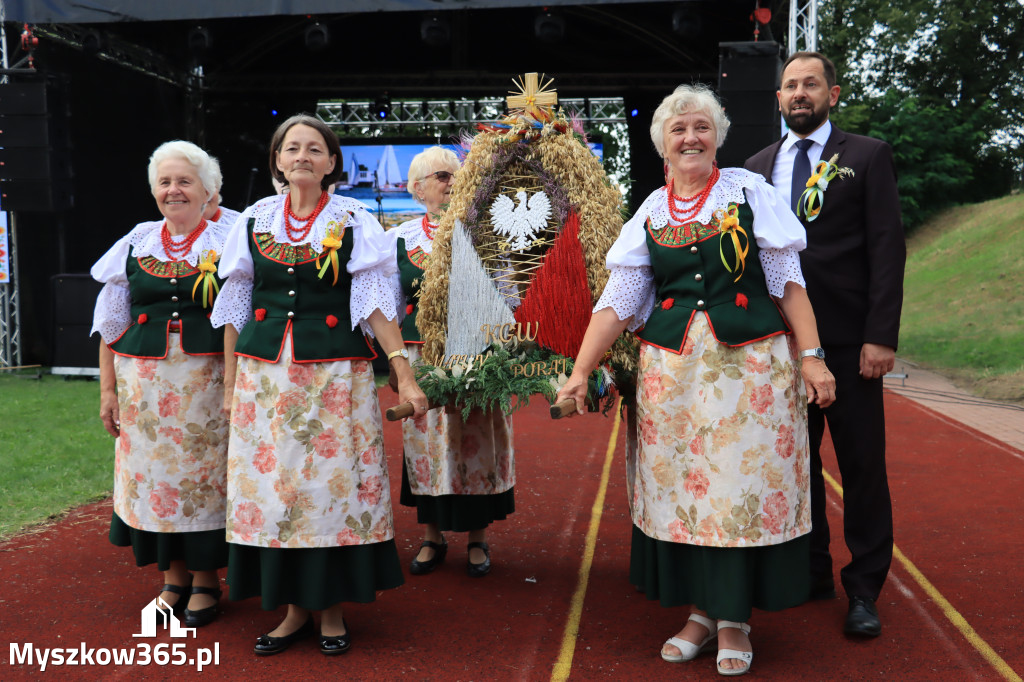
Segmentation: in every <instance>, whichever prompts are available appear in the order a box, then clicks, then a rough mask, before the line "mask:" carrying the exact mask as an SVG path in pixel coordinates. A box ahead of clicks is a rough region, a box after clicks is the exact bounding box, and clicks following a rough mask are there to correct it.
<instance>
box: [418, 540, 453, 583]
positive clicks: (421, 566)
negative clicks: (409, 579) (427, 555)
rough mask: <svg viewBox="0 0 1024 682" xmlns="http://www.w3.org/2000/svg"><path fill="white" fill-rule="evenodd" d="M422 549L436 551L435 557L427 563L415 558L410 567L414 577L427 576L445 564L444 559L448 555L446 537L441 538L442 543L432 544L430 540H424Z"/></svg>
mask: <svg viewBox="0 0 1024 682" xmlns="http://www.w3.org/2000/svg"><path fill="white" fill-rule="evenodd" d="M420 547H421V548H422V547H429V548H430V549H432V550H434V556H433V558H432V559H427V560H426V561H419V560H417V559H416V558H413V560H412V564H411V565H410V566H409V572H410V573H412V574H413V575H426V574H427V573H430V572H431V571H433V570H434V569H435V568H437V567H438V566H440V565H441V563H443V562H444V557H445V555H446V554H448V543H447V542H445V539H444V536H443V535H442V536H441V542H440V543H437V542H431V541H430V540H424V541H423V544H422V545H420Z"/></svg>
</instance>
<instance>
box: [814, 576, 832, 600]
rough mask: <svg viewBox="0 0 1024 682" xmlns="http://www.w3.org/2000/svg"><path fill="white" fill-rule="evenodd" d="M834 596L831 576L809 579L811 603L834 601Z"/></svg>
mask: <svg viewBox="0 0 1024 682" xmlns="http://www.w3.org/2000/svg"><path fill="white" fill-rule="evenodd" d="M836 596H837V595H836V583H835V581H834V580H833V579H832V576H828V577H825V578H819V579H813V578H812V579H811V596H810V598H811V601H820V600H825V599H835V598H836Z"/></svg>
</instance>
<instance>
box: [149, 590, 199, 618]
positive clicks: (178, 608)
mask: <svg viewBox="0 0 1024 682" xmlns="http://www.w3.org/2000/svg"><path fill="white" fill-rule="evenodd" d="M191 588H192V584H191V583H189V584H188V585H171V584H170V583H167V584H166V585H164V586H163V587H161V588H160V591H161V592H173V593H174V594H176V595H178V601H176V602H174V604H173V605H172V606H171V613H181V612H182V611H184V610H185V606H186V605H187V604H188V595H189V590H190V589H191ZM169 615H170V614H168V613H167V611H165V610H164V609H162V608H160V604H157V606H156V622H157V624H158V625H163V624H164V623H166V622H168V616H169Z"/></svg>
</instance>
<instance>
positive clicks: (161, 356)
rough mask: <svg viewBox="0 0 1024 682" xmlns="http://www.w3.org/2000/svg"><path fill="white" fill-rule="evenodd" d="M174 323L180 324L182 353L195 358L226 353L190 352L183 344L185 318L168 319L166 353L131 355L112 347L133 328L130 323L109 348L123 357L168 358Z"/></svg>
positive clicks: (179, 338)
mask: <svg viewBox="0 0 1024 682" xmlns="http://www.w3.org/2000/svg"><path fill="white" fill-rule="evenodd" d="M172 324H177V325H178V330H177V331H176V332H175V333H176V334H177V335H178V349H179V350H180V351H181V352H182V353H184V354H185V355H188V356H190V357H194V358H198V357H205V356H208V355H223V354H224V351H213V352H212V353H189V352H188V351H187V350H185V347H184V346H183V345H182V341H181V339H182V337H184V335H185V332H184V326H185V321H184V320H167V331H166V332H164V334H165V336H166V339H167V343H165V344H164V354H163V355H159V356H157V355H129V354H128V353H118V352H117V351H116V350H114V349H113V348H110V347H111V346H112V345H114V344H115V343H117V342H118V341H120V340H121V337H123V336H124V335H125V334H127V333H128V329H131V328H132V326H134V325H128V329H125V330H124V331H123V332H122V333H121V336H119V337H117V338H116V339H114V340H113V341H111V342H110V343H108V344H107V348H110V352H112V353H113V354H114V355H120V356H121V357H123V358H135V359H137V360H166V359H167V355H168V349H169V348H170V346H171V325H172Z"/></svg>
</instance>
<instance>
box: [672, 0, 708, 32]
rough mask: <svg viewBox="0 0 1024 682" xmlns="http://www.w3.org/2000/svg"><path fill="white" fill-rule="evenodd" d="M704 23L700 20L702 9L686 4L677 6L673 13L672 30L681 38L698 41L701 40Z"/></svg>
mask: <svg viewBox="0 0 1024 682" xmlns="http://www.w3.org/2000/svg"><path fill="white" fill-rule="evenodd" d="M703 29H704V22H703V21H702V20H701V18H700V9H698V8H697V7H694V6H693V5H691V4H689V3H686V4H682V5H678V6H676V8H675V10H674V11H673V12H672V30H673V31H674V32H675V33H676V35H678V36H679V37H681V38H685V39H687V40H696V39H697V38H700V36H701V33H702V31H703Z"/></svg>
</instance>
